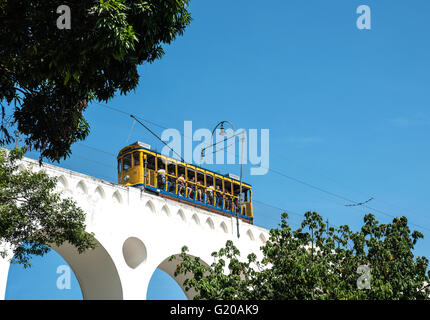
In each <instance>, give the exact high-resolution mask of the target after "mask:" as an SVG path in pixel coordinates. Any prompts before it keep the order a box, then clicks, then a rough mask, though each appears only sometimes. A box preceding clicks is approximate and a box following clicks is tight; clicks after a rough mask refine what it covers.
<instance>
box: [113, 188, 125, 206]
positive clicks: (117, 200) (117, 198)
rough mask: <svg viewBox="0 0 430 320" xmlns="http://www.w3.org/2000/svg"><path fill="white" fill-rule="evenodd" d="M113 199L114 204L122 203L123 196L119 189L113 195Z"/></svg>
mask: <svg viewBox="0 0 430 320" xmlns="http://www.w3.org/2000/svg"><path fill="white" fill-rule="evenodd" d="M112 201H113V203H114V204H122V202H123V200H122V196H121V194H120V193H119V192H118V191H115V192H114V193H113V195H112Z"/></svg>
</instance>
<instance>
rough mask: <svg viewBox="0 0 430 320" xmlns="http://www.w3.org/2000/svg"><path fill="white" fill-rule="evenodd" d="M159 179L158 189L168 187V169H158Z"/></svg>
mask: <svg viewBox="0 0 430 320" xmlns="http://www.w3.org/2000/svg"><path fill="white" fill-rule="evenodd" d="M157 181H158V189H163V190H164V188H165V187H166V170H164V169H159V170H158V171H157Z"/></svg>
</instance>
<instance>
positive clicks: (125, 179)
mask: <svg viewBox="0 0 430 320" xmlns="http://www.w3.org/2000/svg"><path fill="white" fill-rule="evenodd" d="M123 180H124V182H127V181H128V180H130V176H129V175H128V174H127V175H126V176H124V178H123Z"/></svg>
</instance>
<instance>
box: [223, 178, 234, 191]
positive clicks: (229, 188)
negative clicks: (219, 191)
mask: <svg viewBox="0 0 430 320" xmlns="http://www.w3.org/2000/svg"><path fill="white" fill-rule="evenodd" d="M224 187H225V192H226V193H228V194H233V193H232V192H231V191H232V190H231V181H228V180H224Z"/></svg>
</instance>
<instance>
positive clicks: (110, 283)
mask: <svg viewBox="0 0 430 320" xmlns="http://www.w3.org/2000/svg"><path fill="white" fill-rule="evenodd" d="M52 248H53V249H54V250H55V251H56V252H57V253H59V254H60V255H61V256H62V257H63V259H64V260H65V261H66V262H67V263H68V264H69V266H70V267H71V268H72V270H73V272H74V273H75V276H76V279H77V280H78V282H79V285H80V287H81V291H82V297H83V299H84V300H102V299H103V300H111V299H112V300H121V299H123V291H122V285H121V281H120V278H119V274H118V270H117V268H116V266H115V263H114V262H113V259H112V257H111V256H110V254H109V253H108V251H107V250H106V249H105V247H104V246H103V245H102V244H101V243H100V241H98V240H97V247H96V248H95V249H93V250H87V251H85V252H84V253H82V254H79V252H78V251H77V250H76V248H75V247H73V246H72V245H70V244H68V243H67V244H63V245H62V246H60V247H56V246H53V247H52ZM95 266H100V267H95Z"/></svg>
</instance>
